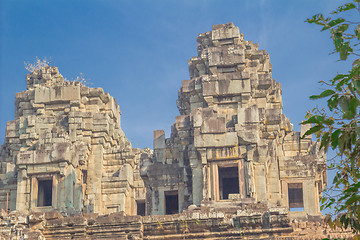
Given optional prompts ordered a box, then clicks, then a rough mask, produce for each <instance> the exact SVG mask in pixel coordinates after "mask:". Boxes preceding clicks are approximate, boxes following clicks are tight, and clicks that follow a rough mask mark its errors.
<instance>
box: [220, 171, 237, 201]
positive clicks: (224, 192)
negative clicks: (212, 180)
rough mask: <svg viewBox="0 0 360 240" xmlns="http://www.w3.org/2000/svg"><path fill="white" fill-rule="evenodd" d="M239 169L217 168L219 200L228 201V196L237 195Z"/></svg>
mask: <svg viewBox="0 0 360 240" xmlns="http://www.w3.org/2000/svg"><path fill="white" fill-rule="evenodd" d="M239 193H240V191H239V169H238V167H237V166H235V167H219V194H220V200H225V199H229V194H239Z"/></svg>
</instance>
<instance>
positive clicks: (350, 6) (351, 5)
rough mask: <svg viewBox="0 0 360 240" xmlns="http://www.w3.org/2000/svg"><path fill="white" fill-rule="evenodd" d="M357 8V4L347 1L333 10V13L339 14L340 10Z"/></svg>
mask: <svg viewBox="0 0 360 240" xmlns="http://www.w3.org/2000/svg"><path fill="white" fill-rule="evenodd" d="M354 8H356V6H355V4H353V3H346V4H344V5H342V6H340V7H338V8H337V9H336V10H335V11H333V12H332V13H331V14H337V13H340V12H345V11H349V10H351V9H354Z"/></svg>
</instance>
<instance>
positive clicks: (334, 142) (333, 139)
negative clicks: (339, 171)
mask: <svg viewBox="0 0 360 240" xmlns="http://www.w3.org/2000/svg"><path fill="white" fill-rule="evenodd" d="M339 134H340V129H337V130H335V131H334V132H333V133H332V134H331V147H332V149H335V148H336V147H337V146H338V145H339Z"/></svg>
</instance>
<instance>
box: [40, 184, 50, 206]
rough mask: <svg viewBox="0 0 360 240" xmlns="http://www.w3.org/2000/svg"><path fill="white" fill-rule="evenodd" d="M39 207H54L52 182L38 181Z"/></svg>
mask: <svg viewBox="0 0 360 240" xmlns="http://www.w3.org/2000/svg"><path fill="white" fill-rule="evenodd" d="M37 206H38V207H45V206H52V180H39V181H38V202H37Z"/></svg>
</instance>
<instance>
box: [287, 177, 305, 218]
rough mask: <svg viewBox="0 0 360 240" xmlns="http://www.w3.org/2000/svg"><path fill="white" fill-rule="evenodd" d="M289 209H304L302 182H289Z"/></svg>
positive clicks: (292, 210)
mask: <svg viewBox="0 0 360 240" xmlns="http://www.w3.org/2000/svg"><path fill="white" fill-rule="evenodd" d="M288 193H289V209H290V211H291V212H294V211H304V200H303V186H302V183H289V184H288Z"/></svg>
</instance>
